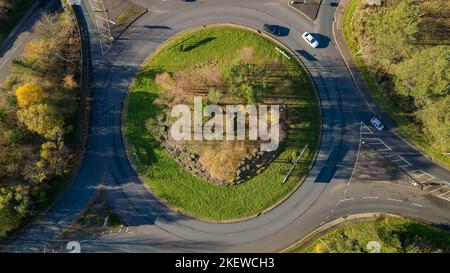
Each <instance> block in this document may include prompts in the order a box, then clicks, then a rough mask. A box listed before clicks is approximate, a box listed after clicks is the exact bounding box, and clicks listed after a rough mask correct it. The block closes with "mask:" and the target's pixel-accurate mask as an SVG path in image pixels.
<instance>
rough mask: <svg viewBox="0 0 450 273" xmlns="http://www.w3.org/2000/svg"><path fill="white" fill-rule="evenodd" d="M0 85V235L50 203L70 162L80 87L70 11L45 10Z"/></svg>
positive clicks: (66, 172)
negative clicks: (22, 51) (22, 54)
mask: <svg viewBox="0 0 450 273" xmlns="http://www.w3.org/2000/svg"><path fill="white" fill-rule="evenodd" d="M33 31H34V32H35V37H36V38H34V39H33V40H32V41H31V42H29V43H28V44H27V45H26V47H25V54H24V56H23V57H21V58H18V59H15V60H13V72H12V73H11V75H10V76H9V78H8V79H7V80H6V81H5V82H4V83H3V85H2V86H1V90H2V92H1V94H0V98H1V102H0V239H1V238H2V237H4V236H5V235H6V234H7V233H8V232H9V231H11V230H13V229H14V228H16V227H17V226H19V225H20V223H21V222H22V221H23V219H26V218H27V217H28V216H29V215H31V214H32V213H33V212H34V211H36V210H38V209H40V208H41V207H42V204H44V203H45V202H47V201H48V198H49V191H50V189H51V188H52V187H55V184H57V183H58V182H59V183H62V182H61V180H62V178H64V177H66V176H67V174H68V171H69V169H70V166H71V165H72V164H74V152H75V149H76V148H77V144H78V143H77V140H78V138H76V134H77V133H78V132H77V128H78V127H79V126H80V124H79V123H80V122H79V111H80V109H79V106H80V101H79V100H80V90H79V86H78V85H79V84H78V77H79V56H80V53H79V51H80V46H79V39H78V31H77V28H76V23H75V21H74V17H73V15H72V14H70V13H68V12H64V13H61V14H58V15H52V14H48V15H45V16H43V18H42V19H41V20H40V21H39V22H38V23H37V24H36V25H35V27H34V30H33Z"/></svg>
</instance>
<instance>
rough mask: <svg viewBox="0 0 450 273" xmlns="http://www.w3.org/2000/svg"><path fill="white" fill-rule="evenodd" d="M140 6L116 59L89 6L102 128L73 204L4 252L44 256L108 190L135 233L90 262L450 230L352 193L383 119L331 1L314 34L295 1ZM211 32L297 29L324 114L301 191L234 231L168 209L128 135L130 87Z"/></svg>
mask: <svg viewBox="0 0 450 273" xmlns="http://www.w3.org/2000/svg"><path fill="white" fill-rule="evenodd" d="M85 2H86V3H87V1H85ZM133 2H136V3H138V4H140V5H142V6H144V7H147V8H149V9H150V11H149V12H148V13H147V14H146V15H144V16H143V17H141V18H140V19H139V20H138V21H136V22H135V23H134V24H133V25H132V26H131V27H130V28H129V29H128V30H127V31H126V32H124V34H123V35H122V36H121V37H120V39H118V40H117V41H115V43H114V45H113V47H112V48H111V50H110V51H109V52H108V54H107V55H106V56H105V57H103V56H102V55H101V54H100V49H99V46H98V42H97V40H96V38H95V29H94V28H93V24H92V21H90V17H89V14H90V11H89V5H84V6H83V10H84V13H85V16H86V19H87V22H88V25H89V26H90V27H91V49H92V52H91V55H92V64H93V67H92V96H93V101H92V109H91V120H90V122H91V123H90V126H91V127H90V133H89V138H88V143H87V147H86V155H85V160H84V162H83V165H82V167H81V169H80V171H79V173H78V175H77V178H76V180H75V181H74V183H73V185H72V186H71V187H70V189H69V190H68V191H67V192H66V194H65V196H64V197H63V198H62V200H61V201H60V202H59V203H58V204H57V205H56V206H55V207H54V208H53V209H51V210H50V211H49V212H48V213H47V214H46V215H45V216H44V217H42V218H41V219H39V220H38V221H36V222H35V223H34V224H32V225H30V226H29V228H28V229H26V230H24V232H22V233H21V234H19V235H18V236H17V237H16V238H15V240H13V241H11V242H10V244H9V245H8V246H6V247H5V248H3V251H6V252H15V251H16V252H17V251H27V252H29V251H38V250H41V249H42V247H43V246H44V245H45V244H46V243H47V242H49V241H51V240H53V239H54V238H55V237H56V236H57V234H59V233H60V232H61V231H62V230H63V229H64V228H65V227H67V225H68V224H69V223H71V222H72V221H73V220H74V219H76V217H77V216H79V214H80V212H81V211H82V209H83V208H84V207H85V206H86V204H87V203H88V201H89V199H90V198H91V197H92V195H93V193H94V192H95V190H96V189H97V188H98V187H103V188H104V189H105V191H106V193H107V195H108V197H109V198H110V200H111V202H112V205H113V207H114V208H115V209H116V210H117V211H118V213H119V214H120V216H121V217H122V218H123V220H124V221H125V222H126V224H127V226H129V231H130V232H128V233H121V234H118V235H117V236H111V237H105V238H100V239H98V240H90V241H86V242H83V243H82V246H81V247H82V251H86V252H154V251H158V252H174V251H176V252H180V251H205V252H216V251H234V252H248V251H251V252H260V251H267V252H269V251H280V250H282V249H284V248H286V247H288V246H289V245H290V244H292V243H293V242H295V241H296V240H298V239H299V238H301V237H302V236H305V235H306V234H308V233H309V232H311V231H312V230H314V229H315V228H317V227H318V226H320V225H322V224H324V223H325V222H328V221H331V220H333V219H336V218H339V217H341V216H344V215H349V214H353V213H362V212H387V213H395V214H400V215H405V216H410V217H416V218H419V219H421V220H425V221H429V222H432V223H435V224H440V225H446V226H448V225H449V224H450V214H449V213H448V212H449V209H450V206H449V202H447V201H445V200H443V199H440V198H437V197H434V196H431V195H428V194H426V193H425V192H423V191H419V190H417V189H415V188H413V187H400V186H397V185H394V184H361V183H352V180H351V177H352V173H353V169H354V166H355V163H356V162H357V158H358V149H359V143H360V138H361V134H360V133H361V121H362V122H364V123H366V124H369V122H368V121H369V120H370V118H371V117H372V116H373V113H372V112H371V111H370V108H369V107H368V106H367V104H366V103H365V101H364V100H363V98H362V97H361V95H360V93H359V92H358V90H357V89H356V87H355V85H354V83H353V80H352V78H351V76H350V73H349V71H348V69H347V67H346V66H345V64H344V62H343V60H342V59H341V56H340V54H339V51H338V50H337V49H336V47H335V45H334V39H333V34H332V22H333V16H334V12H335V9H336V7H335V5H330V2H331V1H329V0H323V1H322V6H321V8H320V10H319V14H318V17H317V19H316V22H315V23H314V22H312V21H310V20H306V19H305V18H304V17H302V16H301V15H300V14H299V13H298V12H297V11H295V10H293V9H292V8H290V7H288V5H287V1H279V0H246V1H237V0H231V1H219V0H199V1H196V2H193V3H184V2H181V1H143V0H141V1H137V0H136V1H133ZM333 2H336V1H333ZM211 23H234V24H239V25H244V26H248V27H252V28H255V29H261V27H262V25H263V24H264V23H269V24H277V25H280V26H284V27H287V28H289V29H290V33H289V36H287V37H280V38H279V40H280V41H281V42H283V43H284V44H285V45H286V46H288V47H289V48H290V49H291V50H293V51H294V52H297V53H298V55H299V57H300V58H301V59H302V61H303V62H304V63H305V65H306V67H307V69H308V70H309V72H310V73H311V76H312V77H313V80H314V83H315V85H316V87H317V89H318V95H319V97H320V102H321V106H322V121H323V130H322V140H321V145H320V149H319V153H318V157H317V160H316V163H315V164H314V166H313V168H312V169H311V171H310V173H309V175H308V177H307V178H306V180H305V182H304V183H303V184H302V186H301V187H300V188H299V189H298V190H297V191H296V192H295V193H294V194H293V195H292V196H291V197H290V198H288V199H287V200H286V201H285V202H283V203H282V204H280V205H279V206H277V207H276V208H274V209H273V210H271V211H269V212H267V213H265V214H263V215H261V216H258V217H256V218H253V219H250V220H246V221H241V222H236V223H227V224H214V223H206V222H202V221H198V220H195V219H192V218H189V217H186V216H183V215H180V214H178V213H176V212H174V211H171V210H170V209H168V208H167V207H165V206H164V205H163V204H161V203H160V202H159V201H158V200H157V199H156V198H155V197H154V196H153V195H152V194H151V193H150V192H149V191H148V190H147V189H146V188H145V187H144V186H143V185H142V183H141V182H140V181H139V179H138V178H137V176H136V173H135V172H134V170H133V168H132V167H131V165H130V163H129V161H128V159H127V157H126V155H125V152H124V142H123V138H122V133H121V125H122V108H123V102H124V99H125V97H126V93H127V88H128V86H129V84H130V81H131V80H132V78H133V76H134V75H135V73H136V71H137V70H138V68H139V66H140V65H141V64H142V63H143V61H144V60H145V58H147V56H148V55H149V54H150V53H151V52H152V51H153V50H155V49H156V48H157V47H158V46H160V45H161V43H163V42H164V41H166V40H167V39H168V38H170V37H171V36H173V35H175V34H176V33H179V32H180V31H183V30H186V29H188V28H191V27H194V26H201V25H205V24H211ZM304 31H309V32H312V33H318V34H321V36H320V37H321V39H320V42H321V44H323V46H322V48H318V49H312V48H310V47H309V46H308V45H307V44H305V42H304V41H303V40H302V38H301V33H303V32H304ZM305 56H306V57H305ZM372 129H373V128H372ZM371 137H373V138H378V139H380V140H382V141H383V143H385V144H386V145H389V148H390V150H387V151H383V153H391V154H393V155H397V154H398V155H402V156H404V157H405V159H407V160H408V162H409V163H410V164H411V166H414V168H418V169H421V170H422V169H423V170H424V171H426V172H427V173H428V174H430V175H432V176H433V177H434V178H436V179H441V180H446V181H450V173H449V171H448V170H447V169H444V168H443V167H441V166H439V165H437V164H435V163H433V162H432V161H430V160H428V159H427V158H426V157H424V156H423V155H421V154H420V153H419V152H418V151H416V150H415V149H414V148H413V147H412V146H410V145H409V144H408V143H406V142H405V141H404V140H403V139H402V138H401V137H399V136H398V135H396V134H395V132H392V131H383V132H376V131H374V130H373V133H372V135H371ZM299 145H300V146H301V143H299ZM367 197H370V198H367ZM375 197H376V198H375Z"/></svg>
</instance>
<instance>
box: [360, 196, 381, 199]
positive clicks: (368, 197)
mask: <svg viewBox="0 0 450 273" xmlns="http://www.w3.org/2000/svg"><path fill="white" fill-rule="evenodd" d="M363 199H378V197H376V196H365V197H363Z"/></svg>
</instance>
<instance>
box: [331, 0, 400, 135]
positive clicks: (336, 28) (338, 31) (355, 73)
mask: <svg viewBox="0 0 450 273" xmlns="http://www.w3.org/2000/svg"><path fill="white" fill-rule="evenodd" d="M350 1H351V0H341V2H340V3H339V6H338V7H337V10H336V13H335V20H334V24H333V36H334V39H335V42H336V45H337V47H338V50H339V52H340V53H341V56H342V59H343V60H344V62H345V64H346V65H347V67H348V70H349V71H350V74H351V76H352V78H353V81H354V82H355V85H356V87H357V89H358V91H359V93H360V94H361V96H362V98H363V99H364V100H365V102H366V103H367V105H368V106H369V108H370V109H371V110H372V112H373V113H374V114H375V115H376V116H378V117H379V118H380V119H381V120H382V122H383V123H384V125H385V126H386V128H388V129H394V128H395V127H397V124H396V123H395V121H394V120H392V119H391V118H390V117H389V115H388V114H386V113H385V112H384V110H383V109H382V108H381V107H380V105H378V103H377V102H376V101H375V99H374V98H373V97H372V93H371V91H370V89H369V88H368V87H367V85H366V82H365V81H364V78H363V77H362V75H361V73H360V72H359V68H358V65H357V64H356V63H355V60H354V58H353V56H352V54H351V53H350V50H349V49H348V47H347V44H346V43H345V39H344V35H343V22H344V12H345V9H346V8H347V6H348V4H350Z"/></svg>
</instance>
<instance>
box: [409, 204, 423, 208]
mask: <svg viewBox="0 0 450 273" xmlns="http://www.w3.org/2000/svg"><path fill="white" fill-rule="evenodd" d="M411 205H413V206H416V207H419V208H423V206H422V205H419V204H416V203H411Z"/></svg>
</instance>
